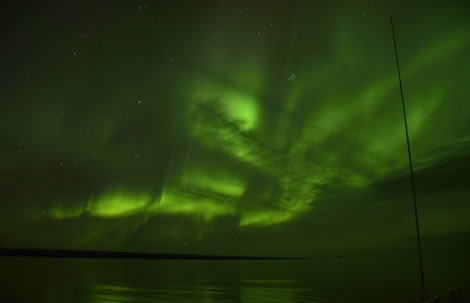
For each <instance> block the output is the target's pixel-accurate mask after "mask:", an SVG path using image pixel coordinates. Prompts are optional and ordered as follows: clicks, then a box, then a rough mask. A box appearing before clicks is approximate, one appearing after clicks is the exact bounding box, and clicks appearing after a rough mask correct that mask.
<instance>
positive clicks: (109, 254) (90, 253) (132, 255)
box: [0, 247, 310, 260]
mask: <svg viewBox="0 0 470 303" xmlns="http://www.w3.org/2000/svg"><path fill="white" fill-rule="evenodd" d="M0 256H2V257H43V258H87V259H164V260H305V259H310V258H302V257H262V256H227V255H203V254H201V255H200V254H180V253H144V252H124V251H102V250H68V249H40V248H3V247H2V248H0Z"/></svg>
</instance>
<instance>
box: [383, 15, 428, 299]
mask: <svg viewBox="0 0 470 303" xmlns="http://www.w3.org/2000/svg"><path fill="white" fill-rule="evenodd" d="M390 22H391V24H392V34H393V45H394V47H395V59H396V61H397V71H398V81H399V82H400V95H401V105H402V108H403V119H404V121H405V132H406V143H407V146H408V162H409V164H410V176H411V189H412V192H413V206H414V213H415V224H416V239H417V241H418V255H419V271H420V275H421V300H422V301H424V300H426V299H427V298H428V296H427V293H426V288H425V287H424V270H423V255H422V252H421V236H420V232H419V220H418V207H417V206H416V190H415V178H414V174H413V163H412V161H411V148H410V137H409V135H408V123H407V122H406V111H405V99H404V97H403V86H402V84H401V74H400V64H399V63H398V52H397V42H396V39H395V29H394V27H393V18H392V17H390Z"/></svg>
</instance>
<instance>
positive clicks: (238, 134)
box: [0, 0, 470, 256]
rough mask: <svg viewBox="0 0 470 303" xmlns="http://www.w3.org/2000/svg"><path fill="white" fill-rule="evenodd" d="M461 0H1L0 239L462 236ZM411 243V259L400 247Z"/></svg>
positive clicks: (466, 210) (453, 247) (241, 240)
mask: <svg viewBox="0 0 470 303" xmlns="http://www.w3.org/2000/svg"><path fill="white" fill-rule="evenodd" d="M468 13H469V5H468V4H467V3H466V2H465V1H325V2H322V1H222V0H220V1H113V2H112V3H109V2H105V1H63V2H62V3H61V2H60V1H38V2H32V1H15V2H14V4H11V5H10V6H8V7H7V8H6V9H2V13H1V14H2V16H1V35H2V46H1V50H0V51H1V54H2V56H1V58H2V59H1V68H0V79H1V82H0V88H1V91H0V104H1V110H0V126H1V127H0V140H1V146H2V148H1V157H0V169H1V178H0V188H1V192H2V195H1V196H2V197H1V206H0V246H5V247H38V248H65V249H107V250H126V251H146V252H175V253H214V254H231V255H233V254H249V255H255V254H260V255H268V256H271V255H276V256H277V255H281V256H284V255H293V256H311V255H314V254H316V253H322V254H323V253H327V254H329V253H331V254H333V255H337V254H348V253H370V252H377V251H380V252H388V253H390V252H411V254H414V249H415V247H414V242H413V241H414V240H413V236H414V232H415V230H414V221H413V213H412V211H413V209H412V198H411V188H410V182H409V171H408V158H407V149H406V139H405V133H404V126H403V115H402V112H401V103H400V102H401V100H400V91H399V86H398V85H399V84H398V79H397V73H396V63H395V55H394V51H393V40H392V33H391V27H390V16H392V15H393V18H394V22H395V29H396V34H397V44H398V52H399V58H400V65H401V68H402V77H403V86H404V95H405V102H406V106H407V114H408V122H409V130H410V140H411V148H412V153H413V154H412V155H413V161H414V167H415V173H416V189H417V197H418V208H419V210H420V219H421V225H422V233H423V243H424V246H425V247H424V249H427V251H428V252H440V251H441V249H440V248H439V247H442V246H445V247H446V249H448V250H449V251H450V252H451V253H458V254H461V253H465V252H469V251H470V246H469V244H468V243H470V242H469V240H470V223H469V222H470V220H468V218H469V217H470V205H469V198H470V189H469V188H468V184H469V181H470V178H469V175H468V170H469V169H470V123H469V122H468V121H470V106H469V105H468V102H469V99H468V98H469V93H470V86H469V85H468V83H469V81H470V69H469V68H468V66H469V59H468V54H469V53H470V34H469V33H470V21H469V20H470V19H469V18H468ZM413 256H414V255H413Z"/></svg>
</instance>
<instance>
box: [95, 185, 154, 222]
mask: <svg viewBox="0 0 470 303" xmlns="http://www.w3.org/2000/svg"><path fill="white" fill-rule="evenodd" d="M151 200H152V196H151V195H149V194H145V193H137V194H136V193H133V194H131V193H126V192H119V191H116V192H109V193H106V194H104V195H102V196H100V197H99V198H98V199H90V201H89V203H88V211H89V212H90V214H92V215H94V216H97V217H115V216H124V215H131V214H135V213H138V212H141V211H142V210H143V209H144V208H145V207H146V206H147V205H148V204H149V203H150V202H151Z"/></svg>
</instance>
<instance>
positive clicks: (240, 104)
mask: <svg viewBox="0 0 470 303" xmlns="http://www.w3.org/2000/svg"><path fill="white" fill-rule="evenodd" d="M197 87H198V88H197V89H196V90H195V91H194V92H193V93H192V100H194V102H196V103H199V104H205V103H207V102H211V103H212V102H215V104H214V103H212V104H211V103H209V105H217V106H218V107H220V109H221V110H222V114H225V115H227V118H228V119H229V121H227V122H231V123H235V124H237V125H238V127H240V128H241V129H242V130H245V131H246V130H250V129H253V128H255V127H256V126H257V123H258V114H259V106H258V104H257V100H256V98H255V97H254V96H252V95H250V94H248V93H242V92H240V91H237V90H235V89H233V88H228V87H224V86H221V85H219V84H217V83H214V82H207V83H205V82H202V83H200V84H198V85H197Z"/></svg>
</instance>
